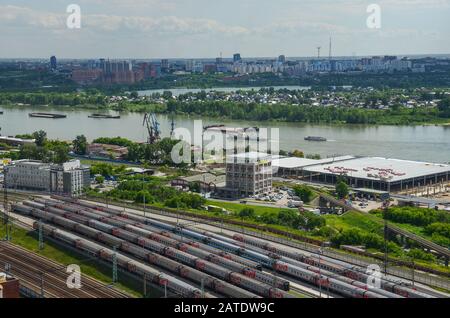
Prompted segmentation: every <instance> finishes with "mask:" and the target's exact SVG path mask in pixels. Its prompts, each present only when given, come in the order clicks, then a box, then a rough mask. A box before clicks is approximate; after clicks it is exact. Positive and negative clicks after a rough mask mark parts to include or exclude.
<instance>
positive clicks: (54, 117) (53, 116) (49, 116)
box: [28, 113, 67, 119]
mask: <svg viewBox="0 0 450 318" xmlns="http://www.w3.org/2000/svg"><path fill="white" fill-rule="evenodd" d="M28 116H30V117H37V118H51V119H59V118H66V117H67V115H63V114H51V113H30V114H28Z"/></svg>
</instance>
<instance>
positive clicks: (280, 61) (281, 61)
mask: <svg viewBox="0 0 450 318" xmlns="http://www.w3.org/2000/svg"><path fill="white" fill-rule="evenodd" d="M278 62H279V63H286V56H284V55H280V56H279V57H278Z"/></svg>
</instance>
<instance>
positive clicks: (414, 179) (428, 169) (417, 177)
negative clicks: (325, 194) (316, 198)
mask: <svg viewBox="0 0 450 318" xmlns="http://www.w3.org/2000/svg"><path fill="white" fill-rule="evenodd" d="M449 175H450V166H449V165H446V164H437V163H427V162H417V161H408V160H399V159H387V158H380V157H368V158H353V159H348V160H340V161H337V162H336V161H335V162H332V163H320V164H317V165H309V166H306V167H304V168H303V169H302V177H303V179H304V180H309V181H311V182H318V183H324V184H335V183H336V182H337V180H338V179H339V178H342V177H344V178H345V179H346V180H347V182H348V184H349V185H350V186H351V187H353V188H365V189H375V190H380V191H388V192H396V191H402V190H407V189H412V188H416V187H423V186H429V185H435V184H439V183H442V182H448V181H449Z"/></svg>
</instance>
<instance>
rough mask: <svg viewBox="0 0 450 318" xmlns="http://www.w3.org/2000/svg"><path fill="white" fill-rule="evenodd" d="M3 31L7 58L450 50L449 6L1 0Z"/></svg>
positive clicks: (314, 0)
mask: <svg viewBox="0 0 450 318" xmlns="http://www.w3.org/2000/svg"><path fill="white" fill-rule="evenodd" d="M373 3H375V4H377V5H379V8H380V10H381V11H380V18H381V27H380V28H378V29H374V28H369V27H368V26H367V23H366V21H367V19H368V17H369V16H370V15H371V13H368V12H367V7H368V6H369V5H370V4H373ZM69 4H77V5H79V7H80V9H81V28H79V29H70V28H68V27H67V24H66V21H67V18H68V16H69V15H70V13H67V12H66V9H67V6H68V5H69ZM0 30H1V31H0V58H47V57H49V56H51V55H56V56H57V57H58V58H100V57H105V58H111V59H114V58H143V59H153V58H214V57H217V56H220V54H221V53H222V55H223V57H231V56H232V54H233V53H237V52H239V53H241V55H242V56H243V57H275V56H278V55H281V54H284V55H286V56H287V57H302V56H315V55H317V47H318V46H321V47H322V50H321V52H322V55H326V56H328V53H329V39H330V37H331V38H332V43H333V44H332V54H333V56H352V55H359V56H360V55H364V56H365V55H384V54H395V55H406V54H449V53H450V0H369V1H366V0H276V1H275V0H69V1H66V0H15V1H11V0H0Z"/></svg>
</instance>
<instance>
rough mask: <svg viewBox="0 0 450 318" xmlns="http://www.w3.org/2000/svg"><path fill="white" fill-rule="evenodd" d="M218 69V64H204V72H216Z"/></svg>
mask: <svg viewBox="0 0 450 318" xmlns="http://www.w3.org/2000/svg"><path fill="white" fill-rule="evenodd" d="M216 71H217V66H216V64H205V65H203V72H204V73H215V72H216Z"/></svg>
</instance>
